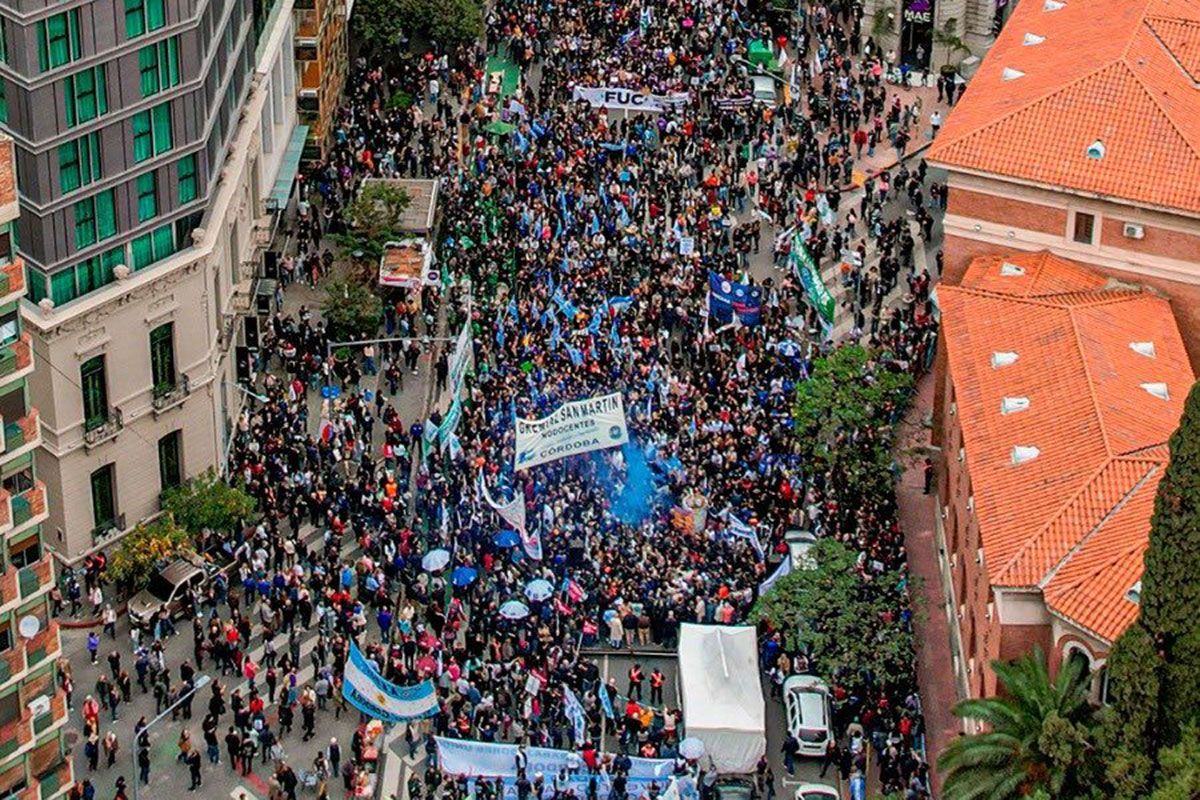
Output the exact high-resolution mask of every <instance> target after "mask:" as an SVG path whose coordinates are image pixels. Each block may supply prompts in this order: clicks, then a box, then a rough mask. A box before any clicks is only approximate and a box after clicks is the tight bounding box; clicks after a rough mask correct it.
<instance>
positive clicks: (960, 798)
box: [938, 648, 1092, 800]
mask: <svg viewBox="0 0 1200 800" xmlns="http://www.w3.org/2000/svg"><path fill="white" fill-rule="evenodd" d="M992 669H994V670H995V672H996V677H997V678H998V679H999V680H1000V682H1001V684H1002V685H1003V687H1004V695H1003V696H1001V697H988V698H982V699H972V700H964V701H963V702H961V703H959V704H958V705H957V706H955V707H954V713H955V715H957V716H959V717H963V718H968V719H975V720H979V721H980V722H983V723H984V724H985V725H986V726H987V730H986V731H985V732H983V733H977V734H973V735H970V736H962V737H959V738H958V739H955V740H954V741H952V742H951V743H950V744H949V745H948V746H947V747H946V749H945V750H944V751H943V752H942V754H941V756H939V758H938V769H940V770H942V772H943V774H944V775H945V780H944V783H943V785H942V797H943V798H945V800H1008V798H1018V797H1032V796H1034V795H1035V794H1036V793H1038V792H1041V793H1043V794H1044V795H1045V796H1048V797H1054V798H1071V797H1080V796H1082V795H1083V793H1084V791H1085V789H1084V786H1083V780H1084V775H1085V772H1084V764H1085V761H1086V758H1087V755H1088V753H1089V750H1090V747H1091V743H1090V730H1089V723H1090V719H1091V713H1092V710H1091V706H1090V705H1089V704H1088V700H1087V696H1086V694H1085V692H1084V680H1083V674H1082V672H1083V668H1082V667H1081V666H1080V664H1079V663H1078V662H1076V661H1072V660H1068V661H1067V662H1066V663H1064V664H1063V666H1062V668H1061V669H1060V670H1059V673H1058V677H1056V678H1055V679H1053V680H1051V679H1050V673H1049V670H1048V668H1047V665H1046V656H1045V654H1044V653H1043V652H1042V650H1041V648H1037V649H1035V651H1034V652H1033V653H1032V654H1031V655H1026V656H1024V657H1022V658H1020V659H1018V660H1017V661H1014V662H1010V663H1005V662H1002V661H995V662H993V663H992Z"/></svg>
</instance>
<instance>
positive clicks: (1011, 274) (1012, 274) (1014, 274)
mask: <svg viewBox="0 0 1200 800" xmlns="http://www.w3.org/2000/svg"><path fill="white" fill-rule="evenodd" d="M1000 274H1001V275H1003V276H1004V277H1006V278H1020V277H1021V276H1022V275H1024V274H1025V268H1024V267H1018V266H1017V265H1016V264H1010V263H1008V262H1007V261H1005V262H1004V263H1003V264H1001V265H1000Z"/></svg>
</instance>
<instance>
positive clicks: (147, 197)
mask: <svg viewBox="0 0 1200 800" xmlns="http://www.w3.org/2000/svg"><path fill="white" fill-rule="evenodd" d="M137 208H138V222H145V221H146V220H148V219H154V218H155V217H157V216H158V181H157V180H156V179H155V177H154V173H153V172H147V173H146V174H145V175H139V176H138V179H137Z"/></svg>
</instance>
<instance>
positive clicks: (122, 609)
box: [56, 602, 129, 630]
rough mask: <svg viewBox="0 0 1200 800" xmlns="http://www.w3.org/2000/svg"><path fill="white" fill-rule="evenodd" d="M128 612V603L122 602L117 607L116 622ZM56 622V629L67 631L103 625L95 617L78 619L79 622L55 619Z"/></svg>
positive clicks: (99, 619) (98, 618)
mask: <svg viewBox="0 0 1200 800" xmlns="http://www.w3.org/2000/svg"><path fill="white" fill-rule="evenodd" d="M128 611H129V603H128V602H124V603H122V604H121V605H119V606H117V621H118V622H120V621H121V617H123V616H125V614H126V612H128ZM56 621H57V622H58V627H60V628H66V629H68V630H83V629H84V628H98V627H100V626H101V625H103V624H104V623H103V622H102V621H101V618H100V617H96V618H94V619H79V620H65V619H62V618H61V617H60V618H57V619H56Z"/></svg>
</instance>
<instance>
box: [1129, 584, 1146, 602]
mask: <svg viewBox="0 0 1200 800" xmlns="http://www.w3.org/2000/svg"><path fill="white" fill-rule="evenodd" d="M1125 599H1126V600H1128V601H1129V602H1131V603H1141V602H1142V582H1141V581H1138V582H1137V583H1135V584H1134V585H1133V586H1130V587H1129V591H1128V592H1126V593H1125Z"/></svg>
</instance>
